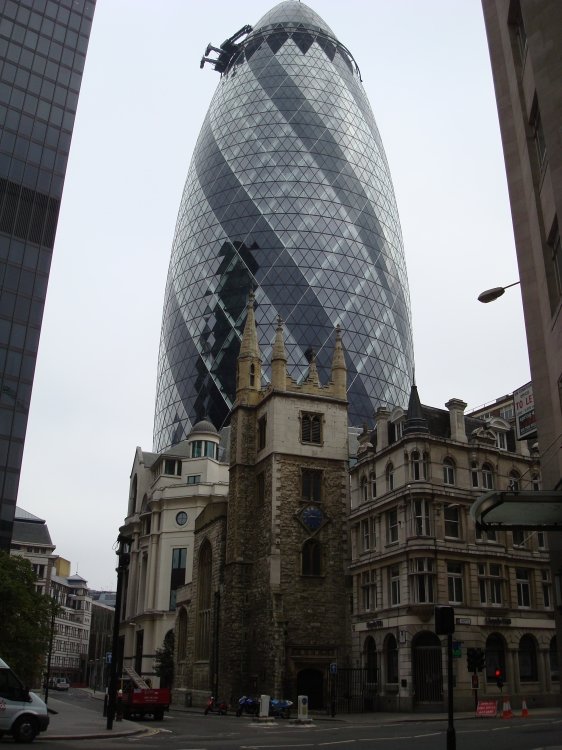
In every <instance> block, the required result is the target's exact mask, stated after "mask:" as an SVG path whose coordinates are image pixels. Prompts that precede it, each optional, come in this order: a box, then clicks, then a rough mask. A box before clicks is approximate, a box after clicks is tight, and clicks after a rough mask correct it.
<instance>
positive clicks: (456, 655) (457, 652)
mask: <svg viewBox="0 0 562 750" xmlns="http://www.w3.org/2000/svg"><path fill="white" fill-rule="evenodd" d="M461 657H462V644H461V642H460V641H453V659H460V658H461Z"/></svg>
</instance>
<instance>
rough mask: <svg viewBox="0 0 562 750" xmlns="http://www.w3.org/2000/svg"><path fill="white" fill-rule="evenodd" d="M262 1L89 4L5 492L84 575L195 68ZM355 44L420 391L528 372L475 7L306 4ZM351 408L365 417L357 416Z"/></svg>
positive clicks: (100, 524)
mask: <svg viewBox="0 0 562 750" xmlns="http://www.w3.org/2000/svg"><path fill="white" fill-rule="evenodd" d="M274 4H275V3H274V2H273V1H272V0H239V1H238V2H231V1H228V2H227V1H225V0H215V2H201V1H199V2H195V0H158V1H156V0H98V4H97V9H96V13H95V17H94V24H93V29H92V34H91V37H90V46H89V50H88V57H87V60H86V70H85V74H84V79H83V83H82V90H81V94H80V102H79V107H78V114H77V117H76V124H75V128H74V137H73V141H72V149H71V154H70V160H69V166H68V171H67V176H66V183H65V189H64V196H63V202H62V208H61V213H60V219H59V226H58V233H57V239H56V244H55V252H54V259H53V264H52V268H51V276H50V283H49V291H48V296H47V304H46V309H45V316H44V319H43V329H42V335H41V344H40V348H39V357H38V362H37V370H36V375H35V385H34V391H33V398H32V403H31V411H30V417H29V425H28V431H27V440H26V447H25V454H24V463H23V468H22V476H21V482H20V491H19V499H18V505H19V506H20V507H22V508H24V509H26V510H28V511H30V512H31V513H34V514H36V515H38V516H40V517H41V518H44V519H45V520H46V521H47V523H48V526H49V530H50V532H51V537H52V539H53V542H54V543H55V544H56V552H57V553H58V554H60V555H61V556H62V557H65V558H67V559H69V560H71V563H72V572H75V571H78V572H79V573H80V574H81V575H82V576H83V577H84V578H86V579H87V580H88V582H89V585H90V586H91V587H92V588H115V584H116V576H115V562H116V558H115V555H114V552H113V546H114V542H115V539H116V537H117V533H118V528H119V525H120V524H121V523H122V522H123V519H124V516H125V513H126V510H127V497H128V486H129V474H130V470H131V466H132V461H133V456H134V451H135V447H136V446H137V445H140V446H141V447H142V448H143V449H144V450H151V448H152V422H153V408H154V397H155V384H156V364H157V354H158V345H159V337H160V324H161V314H162V304H163V299H164V285H165V280H166V274H167V270H168V260H169V253H170V248H171V243H172V238H173V234H174V227H175V221H176V215H177V211H178V207H179V202H180V197H181V193H182V189H183V184H184V180H185V177H186V174H187V169H188V166H189V162H190V159H191V155H192V152H193V148H194V145H195V141H196V139H197V135H198V133H199V129H200V127H201V125H202V122H203V119H204V116H205V114H206V111H207V108H208V106H209V103H210V101H211V97H212V94H213V92H214V90H215V88H216V86H217V84H218V82H219V76H218V74H217V73H215V72H214V71H213V70H212V69H211V68H209V67H206V68H205V69H204V70H200V69H199V60H200V58H201V56H202V53H203V50H204V49H205V47H206V45H207V43H208V42H213V43H215V44H220V43H221V42H222V41H223V40H224V39H226V38H227V37H229V36H231V35H232V34H233V33H234V32H235V31H237V30H238V29H239V28H241V27H242V26H244V25H245V24H247V23H249V24H252V25H254V24H255V23H256V22H257V21H258V19H259V18H260V17H261V16H262V15H263V14H264V13H265V12H266V11H267V10H269V9H270V8H271V7H273V5H274ZM308 4H309V5H310V6H311V7H312V8H313V9H314V10H315V11H317V12H318V13H319V14H320V15H321V16H322V17H323V18H324V20H325V21H326V23H328V25H329V26H331V28H332V30H333V31H334V33H335V34H336V35H337V36H338V38H339V39H340V41H341V42H342V43H343V44H345V45H346V46H347V47H348V48H349V49H350V50H351V52H352V53H353V55H354V57H355V59H356V60H357V63H358V64H359V67H360V69H361V73H362V77H363V84H364V86H365V89H366V91H367V95H368V97H369V100H370V102H371V106H372V108H373V111H374V114H375V118H376V120H377V124H378V126H379V129H380V131H381V136H382V139H383V143H384V145H385V149H386V154H387V157H388V161H389V164H390V169H391V174H392V179H393V182H394V188H395V191H396V197H397V202H398V210H399V213H400V219H401V224H402V232H403V236H404V246H405V252H406V261H407V266H408V276H409V283H410V296H411V304H412V316H413V326H414V344H415V354H416V381H417V384H418V389H419V392H420V397H421V399H422V402H423V403H426V404H429V405H432V406H437V407H443V405H444V404H445V402H446V401H448V400H449V399H450V398H451V397H458V398H462V399H464V400H465V401H467V402H468V404H469V407H476V406H479V405H481V404H483V403H484V402H488V401H492V400H494V399H495V398H497V397H499V396H502V395H504V394H506V393H509V392H511V391H513V390H514V389H515V388H518V387H519V386H521V385H523V384H525V383H526V382H527V381H528V380H529V369H528V358H527V348H526V341H525V335H524V325H523V317H522V311H521V297H520V293H519V287H515V288H513V289H510V290H508V292H507V293H506V294H505V296H504V297H502V298H501V299H500V300H498V301H496V302H495V303H493V304H490V305H482V304H480V303H478V302H477V300H476V297H477V296H478V293H479V292H480V291H482V290H483V289H486V288H489V287H493V286H498V285H506V284H509V283H511V282H514V281H516V280H517V279H518V272H517V266H516V261H515V250H514V243H513V232H512V226H511V215H510V212H509V202H508V195H507V185H506V179H505V171H504V164H503V154H502V149H501V142H500V135H499V127H498V120H497V111H496V105H495V100H494V92H493V84H492V76H491V71H490V63H489V56H488V48H487V43H486V37H485V31H484V23H483V18H482V10H481V7H480V3H479V2H478V1H477V0H346V2H342V0H311V2H310V3H308ZM366 416H367V417H369V415H366Z"/></svg>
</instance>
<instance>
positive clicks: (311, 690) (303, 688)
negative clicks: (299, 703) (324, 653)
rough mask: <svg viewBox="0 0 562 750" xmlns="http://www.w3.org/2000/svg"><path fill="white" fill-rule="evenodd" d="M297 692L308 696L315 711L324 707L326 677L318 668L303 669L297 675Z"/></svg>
mask: <svg viewBox="0 0 562 750" xmlns="http://www.w3.org/2000/svg"><path fill="white" fill-rule="evenodd" d="M297 694H298V695H307V696H308V707H309V708H310V709H311V710H313V711H319V710H320V709H322V708H324V678H323V675H322V672H320V670H318V669H301V671H300V672H299V673H298V675H297Z"/></svg>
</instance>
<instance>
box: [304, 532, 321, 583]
mask: <svg viewBox="0 0 562 750" xmlns="http://www.w3.org/2000/svg"><path fill="white" fill-rule="evenodd" d="M321 573H322V547H321V545H320V542H318V541H317V540H316V539H307V540H306V542H305V543H304V544H303V546H302V575H303V576H319V575H321Z"/></svg>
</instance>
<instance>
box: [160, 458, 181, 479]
mask: <svg viewBox="0 0 562 750" xmlns="http://www.w3.org/2000/svg"><path fill="white" fill-rule="evenodd" d="M163 468H164V474H166V475H167V476H174V477H179V476H181V461H178V460H176V459H173V458H165V459H164V467H163Z"/></svg>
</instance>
